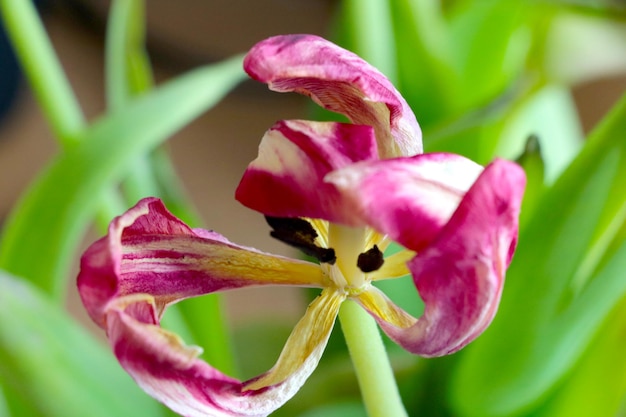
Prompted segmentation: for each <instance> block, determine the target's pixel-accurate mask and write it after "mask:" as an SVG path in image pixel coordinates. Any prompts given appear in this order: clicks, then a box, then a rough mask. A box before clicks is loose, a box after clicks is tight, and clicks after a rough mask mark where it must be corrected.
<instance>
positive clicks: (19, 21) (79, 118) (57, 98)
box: [0, 0, 85, 145]
mask: <svg viewBox="0 0 626 417" xmlns="http://www.w3.org/2000/svg"><path fill="white" fill-rule="evenodd" d="M0 13H1V14H2V17H3V19H4V22H5V25H6V29H7V33H8V35H9V37H10V38H11V40H12V44H13V47H14V48H15V52H16V54H17V55H18V57H19V60H20V63H21V65H22V68H23V70H24V72H25V73H26V75H27V77H28V79H29V82H30V85H31V87H32V89H33V91H34V93H35V96H36V97H37V101H38V102H39V103H40V105H41V107H42V109H43V112H44V115H45V117H46V118H47V119H48V123H49V124H50V126H51V128H52V131H53V133H54V135H55V136H56V137H57V138H59V139H60V141H61V143H62V144H63V145H68V144H70V143H72V142H74V141H75V140H76V139H77V136H78V134H79V133H80V132H81V130H82V129H83V127H84V125H85V120H84V116H83V113H82V111H81V109H80V106H79V105H78V102H77V101H76V97H75V96H74V94H73V92H72V89H71V87H70V84H69V82H68V80H67V78H66V77H65V74H64V72H63V69H62V68H61V64H60V63H59V60H58V59H57V56H56V55H55V53H54V48H53V47H52V44H51V43H50V39H49V38H48V36H47V34H46V31H45V29H44V27H43V25H42V23H41V20H40V19H39V16H38V15H37V11H36V10H35V6H34V5H33V2H32V1H29V0H19V1H15V0H0Z"/></svg>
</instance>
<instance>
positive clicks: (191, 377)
mask: <svg viewBox="0 0 626 417" xmlns="http://www.w3.org/2000/svg"><path fill="white" fill-rule="evenodd" d="M244 66H245V69H246V71H247V72H248V73H249V74H250V75H251V77H253V78H255V79H257V80H259V81H262V82H264V83H267V84H268V85H269V87H270V88H271V89H273V90H276V91H295V92H298V93H301V94H305V95H307V96H310V97H311V98H312V99H313V100H314V101H315V102H316V103H318V104H319V105H321V106H323V107H325V108H327V109H329V110H332V111H335V112H339V113H341V114H343V115H345V116H346V117H347V118H348V119H349V120H350V121H351V122H352V123H336V122H313V121H303V120H290V121H280V122H278V123H276V124H275V125H274V126H273V127H272V128H270V129H269V130H268V131H267V132H266V134H265V136H264V137H263V139H262V141H261V144H260V148H259V156H258V158H257V159H255V160H254V161H253V162H252V163H251V164H250V165H249V167H248V169H247V170H246V172H245V173H244V176H243V178H242V180H241V183H240V185H239V187H238V189H237V191H236V198H237V199H238V200H239V201H240V202H241V203H243V204H244V205H246V206H248V207H249V208H252V209H254V210H257V211H259V212H261V213H263V214H264V215H265V216H266V218H267V220H268V223H269V225H270V226H271V228H272V231H271V234H272V236H274V237H275V238H277V239H279V240H281V241H283V242H285V243H287V244H289V245H292V246H295V247H297V248H299V249H301V250H302V251H303V252H304V253H306V254H307V255H310V256H312V257H314V258H316V259H317V260H318V263H313V262H306V261H302V260H297V259H290V258H286V257H282V256H277V255H272V254H268V253H263V252H261V251H258V250H256V249H253V248H248V247H243V246H239V245H236V244H234V243H232V242H230V241H228V240H227V239H226V238H224V237H223V236H221V235H219V234H218V233H216V232H212V231H207V230H200V229H191V228H189V227H188V226H187V225H185V224H184V223H183V222H182V221H180V220H179V219H177V218H175V217H174V216H173V215H172V214H171V213H169V212H168V211H167V209H166V208H165V207H164V206H163V204H162V203H161V202H160V201H159V200H158V199H155V198H149V199H144V200H142V201H140V202H139V203H138V204H137V205H136V206H135V207H133V208H131V209H130V210H129V211H127V212H126V213H124V214H123V215H121V216H120V217H118V218H116V219H114V220H113V222H112V223H111V225H110V227H109V233H108V234H107V236H105V237H104V238H102V239H100V240H99V241H97V242H95V243H94V244H93V245H92V246H91V247H90V248H89V249H88V250H87V251H86V252H85V254H84V255H83V258H82V262H81V271H80V274H79V276H78V288H79V292H80V295H81V297H82V300H83V303H84V305H85V307H86V309H87V311H88V312H89V314H90V316H91V318H92V319H93V320H94V321H95V322H96V323H97V324H98V325H99V326H100V327H102V328H103V329H105V330H106V332H107V336H108V338H109V341H110V343H111V346H112V349H113V351H114V353H115V355H116V356H117V358H118V360H119V362H120V364H121V365H122V366H123V367H124V369H125V370H126V371H127V372H128V373H129V374H130V375H131V376H132V377H133V378H134V379H135V380H136V381H137V383H138V384H139V385H140V386H141V387H142V388H143V389H144V390H145V391H146V392H147V393H149V394H150V395H152V396H154V397H155V398H157V399H158V400H159V401H162V402H163V403H165V404H166V405H167V406H168V407H170V408H172V409H173V410H174V411H176V412H178V413H180V414H182V415H185V416H266V415H268V414H269V413H271V412H272V411H274V410H275V409H277V408H278V407H280V406H281V405H282V404H284V403H285V402H286V401H287V400H288V399H289V398H291V397H292V396H293V395H294V394H295V393H296V392H297V391H298V389H299V388H300V387H301V386H302V384H304V382H305V381H306V379H307V378H308V377H309V375H310V374H311V373H312V372H313V370H314V369H315V367H316V366H317V363H318V361H319V359H320V357H321V355H322V352H323V350H324V348H325V346H326V343H327V341H328V338H329V336H330V333H331V330H332V328H333V324H334V321H335V318H336V316H337V313H338V310H339V307H340V305H341V303H342V302H343V301H344V300H346V299H351V300H354V301H356V302H357V303H359V304H360V305H361V306H362V307H363V308H364V309H365V310H366V311H367V312H369V314H371V315H372V316H373V317H374V319H375V320H376V321H377V322H378V323H379V325H380V327H381V329H382V330H383V331H384V332H385V333H386V334H387V335H388V336H389V337H390V338H391V339H392V340H394V341H395V342H397V343H398V344H399V345H401V346H402V347H403V348H405V349H406V350H408V351H410V352H412V353H415V354H418V355H422V356H440V355H447V354H450V353H453V352H455V351H457V350H459V349H461V348H462V347H463V346H465V345H467V344H468V343H470V342H471V341H472V340H474V339H475V338H476V337H478V336H479V335H480V334H481V333H482V331H483V330H485V328H486V327H487V326H488V325H489V323H490V322H491V320H492V319H493V317H494V315H495V313H496V310H497V307H498V303H499V300H500V295H501V292H502V285H503V282H504V276H505V271H506V269H507V267H508V265H509V263H510V262H511V258H512V256H513V252H514V250H515V246H516V243H517V229H518V215H519V210H520V202H521V199H522V194H523V190H524V185H525V176H524V173H523V171H522V169H521V168H520V167H519V166H517V165H515V164H514V163H511V162H508V161H505V160H501V159H496V160H495V161H493V162H492V163H490V164H489V165H487V166H486V167H484V168H483V167H481V166H479V165H477V164H475V163H474V162H472V161H470V160H468V159H466V158H464V157H462V156H458V155H453V154H444V153H437V154H423V153H421V152H422V142H421V133H420V129H419V126H418V124H417V121H416V119H415V116H414V115H413V113H412V112H411V110H410V108H409V106H408V105H407V103H406V101H405V100H404V99H403V98H402V96H401V95H400V94H399V93H398V91H396V89H395V88H394V87H393V86H392V85H391V83H390V82H389V81H388V80H387V79H386V78H385V77H384V76H383V75H382V74H381V73H380V72H378V71H377V70H376V69H375V68H373V67H372V66H370V65H369V64H367V63H366V62H365V61H363V60H362V59H360V58H359V57H357V56H356V55H354V54H352V53H350V52H348V51H346V50H344V49H341V48H339V47H338V46H336V45H334V44H332V43H330V42H328V41H325V40H323V39H321V38H318V37H315V36H310V35H298V36H278V37H274V38H270V39H267V40H265V41H263V42H260V43H259V44H257V45H256V46H254V47H253V48H252V50H251V51H250V52H249V53H248V55H247V56H246V59H245V62H244ZM391 242H397V243H399V244H400V245H402V247H403V248H404V249H403V250H401V251H400V252H399V253H396V254H394V255H392V256H387V257H385V256H384V253H385V249H386V248H387V247H388V246H389V244H390V243H391ZM406 274H411V275H412V277H413V281H414V283H415V286H416V288H417V290H418V291H419V294H420V296H421V297H422V299H423V301H424V303H425V310H424V314H423V315H422V316H421V317H419V318H415V317H412V316H411V315H410V314H408V313H407V312H405V311H404V310H403V309H401V308H400V307H398V306H397V305H395V304H394V303H393V302H392V301H391V300H390V299H388V298H387V297H386V296H385V295H384V294H383V293H382V292H381V291H380V290H378V289H377V288H376V287H375V286H374V285H372V284H373V283H374V282H376V281H378V280H383V279H391V278H397V277H401V276H404V275H406ZM256 285H292V286H301V287H316V288H320V289H321V293H320V295H319V296H318V297H317V298H316V299H315V300H314V301H313V302H312V303H311V305H310V306H309V307H308V309H307V311H306V313H305V315H304V317H303V318H302V319H301V320H300V322H299V323H298V324H297V325H296V327H295V329H294V330H293V332H292V334H291V336H290V337H289V339H288V341H287V343H286V345H285V347H284V349H283V351H282V353H281V355H280V357H279V359H278V361H277V362H276V364H275V365H274V367H273V368H272V369H270V370H269V371H267V372H266V373H264V374H262V375H260V376H258V377H256V378H253V379H251V380H249V381H239V380H236V379H234V378H232V377H229V376H227V375H224V374H223V373H221V372H219V371H217V370H216V369H215V368H213V367H211V365H209V364H207V363H206V362H204V361H202V360H200V359H198V358H197V355H198V352H199V350H198V348H195V347H188V346H185V345H184V344H183V342H182V341H181V339H180V338H179V337H177V336H176V335H175V334H172V333H171V332H169V331H167V330H164V329H162V328H161V327H160V326H159V322H160V319H161V317H162V315H163V313H164V312H165V309H166V307H167V306H168V305H170V304H173V303H175V302H178V301H180V300H182V299H185V298H189V297H195V296H199V295H202V294H208V293H212V292H216V291H224V290H228V289H233V288H240V287H246V286H256Z"/></svg>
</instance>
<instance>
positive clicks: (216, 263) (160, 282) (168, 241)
mask: <svg viewBox="0 0 626 417" xmlns="http://www.w3.org/2000/svg"><path fill="white" fill-rule="evenodd" d="M326 280H327V278H325V277H324V276H323V275H322V273H321V270H320V268H319V267H318V266H317V265H315V264H313V263H309V262H304V261H297V260H293V259H289V258H284V257H280V256H274V255H269V254H265V253H262V252H260V251H257V250H255V249H252V248H246V247H243V246H237V245H235V244H233V243H231V242H229V241H228V240H227V239H226V238H224V237H223V236H221V235H219V234H218V233H215V232H211V231H207V230H198V229H196V230H192V229H190V228H189V227H188V226H186V225H185V224H184V223H183V222H181V221H180V220H178V219H177V218H176V217H174V216H173V215H172V214H171V213H170V212H168V211H167V209H166V208H165V207H164V206H163V203H162V202H161V201H160V200H158V199H155V198H147V199H144V200H141V201H140V202H139V203H137V205H136V206H135V207H133V208H131V209H130V210H128V211H127V212H126V213H124V214H123V215H121V216H119V217H117V218H116V219H114V220H113V221H112V222H111V225H110V227H109V233H108V235H107V236H105V237H104V238H102V239H100V240H98V241H97V242H95V243H94V244H93V245H91V246H90V247H89V249H88V250H87V251H86V252H85V254H84V255H83V257H82V259H81V270H80V273H79V276H78V290H79V293H80V296H81V298H82V301H83V304H84V305H85V308H86V309H87V311H88V312H89V315H90V316H91V318H92V319H93V320H94V321H95V322H96V323H97V324H99V325H100V326H104V315H105V309H106V308H107V306H108V305H109V303H111V302H113V301H114V300H115V299H117V298H120V297H124V296H127V295H129V294H149V295H151V296H152V297H154V299H155V302H156V305H157V306H158V307H159V314H161V313H162V311H163V308H164V307H165V306H166V305H168V304H170V303H172V302H175V301H178V300H180V299H183V298H187V297H193V296H197V295H201V294H207V293H211V292H214V291H219V290H226V289H231V288H239V287H244V286H252V285H264V284H287V285H300V286H316V287H323V286H324V285H325V284H326Z"/></svg>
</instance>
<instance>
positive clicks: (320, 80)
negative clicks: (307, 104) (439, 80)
mask: <svg viewBox="0 0 626 417" xmlns="http://www.w3.org/2000/svg"><path fill="white" fill-rule="evenodd" d="M244 69H245V70H246V72H247V73H248V74H249V75H250V76H251V77H252V78H254V79H256V80H258V81H261V82H264V83H267V84H268V86H269V88H270V89H272V90H274V91H279V92H289V91H295V92H297V93H300V94H304V95H307V96H310V97H311V98H312V99H313V100H314V101H315V102H316V103H317V104H319V105H320V106H322V107H324V108H326V109H328V110H331V111H334V112H337V113H341V114H344V115H345V116H347V117H348V118H349V119H350V120H351V121H352V122H353V123H355V124H362V125H369V126H373V127H374V130H375V131H376V138H377V141H378V150H379V152H380V157H381V158H390V157H394V156H401V155H405V156H407V155H415V154H417V153H421V152H422V139H421V131H420V128H419V125H418V123H417V120H416V119H415V115H414V114H413V112H412V111H411V109H410V108H409V106H408V104H407V103H406V101H405V100H404V98H402V96H401V95H400V93H399V92H398V91H397V90H396V89H395V88H394V86H393V85H392V84H391V82H390V81H389V80H388V79H387V78H386V77H385V76H384V75H383V74H381V73H380V72H379V71H378V70H377V69H376V68H374V67H372V66H371V65H370V64H368V63H367V62H365V61H364V60H363V59H361V58H360V57H358V56H357V55H355V54H353V53H352V52H349V51H346V50H345V49H343V48H340V47H338V46H337V45H335V44H333V43H331V42H329V41H327V40H325V39H322V38H320V37H317V36H313V35H287V36H276V37H273V38H269V39H266V40H264V41H262V42H260V43H258V44H256V45H255V46H254V47H253V48H252V49H251V50H250V52H248V55H247V56H246V58H245V60H244Z"/></svg>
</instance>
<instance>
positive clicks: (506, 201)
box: [373, 160, 526, 356]
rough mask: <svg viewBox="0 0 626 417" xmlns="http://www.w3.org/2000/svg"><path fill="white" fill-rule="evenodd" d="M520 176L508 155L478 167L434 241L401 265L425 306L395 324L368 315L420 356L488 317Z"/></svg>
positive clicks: (513, 237) (454, 344)
mask: <svg viewBox="0 0 626 417" xmlns="http://www.w3.org/2000/svg"><path fill="white" fill-rule="evenodd" d="M525 181H526V179H525V175H524V171H523V170H522V169H521V168H520V167H519V166H517V165H516V164H514V163H511V162H507V161H504V160H496V161H494V162H493V163H491V164H490V165H488V166H487V167H486V168H485V170H484V172H483V173H482V174H481V175H480V177H479V178H478V180H477V181H476V183H475V184H474V185H473V186H472V188H471V189H470V190H469V191H468V192H467V194H466V195H465V197H464V198H463V200H462V201H461V204H460V205H459V207H458V208H457V210H456V211H455V212H454V215H453V216H452V217H451V219H450V221H449V222H448V223H447V224H446V225H445V226H444V227H443V228H442V229H441V232H440V233H439V234H438V236H437V237H436V238H435V240H434V241H433V242H432V243H431V244H430V245H429V246H428V247H426V248H425V249H424V250H423V251H421V252H419V253H418V255H417V256H416V257H415V258H413V259H412V260H411V261H410V262H409V264H408V265H409V269H410V270H411V272H412V274H413V279H414V281H415V284H416V286H417V289H418V291H419V293H420V295H421V297H422V299H423V300H424V303H425V305H426V307H425V311H424V314H423V316H422V317H420V318H419V320H418V321H417V323H416V324H415V325H413V326H411V327H408V328H402V327H399V326H397V325H394V324H393V323H389V322H387V321H386V320H384V318H383V317H381V316H377V315H375V314H373V315H374V317H375V318H376V319H377V321H378V322H379V324H380V325H381V328H382V329H383V330H384V331H385V333H387V334H388V335H389V336H390V337H391V338H392V339H393V340H395V341H396V342H397V343H398V344H400V345H401V346H403V347H404V348H405V349H407V350H408V351H410V352H412V353H416V354H419V355H422V356H440V355H446V354H449V353H453V352H455V351H457V350H459V349H461V348H462V347H464V346H465V345H467V344H468V343H470V342H471V341H472V340H474V339H475V338H476V337H478V336H479V335H480V334H481V333H482V332H483V331H484V330H485V328H486V327H487V326H488V325H489V324H490V323H491V320H492V319H493V317H494V315H495V313H496V310H497V308H498V303H499V301H500V295H501V293H502V285H503V282H504V275H505V271H506V268H507V266H508V265H509V262H510V261H511V257H512V255H513V252H514V250H515V246H516V243H517V230H518V217H519V210H520V204H521V200H522V195H523V192H524V186H525ZM418 232H419V230H418V231H416V233H418Z"/></svg>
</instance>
